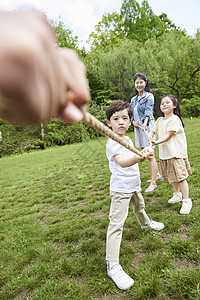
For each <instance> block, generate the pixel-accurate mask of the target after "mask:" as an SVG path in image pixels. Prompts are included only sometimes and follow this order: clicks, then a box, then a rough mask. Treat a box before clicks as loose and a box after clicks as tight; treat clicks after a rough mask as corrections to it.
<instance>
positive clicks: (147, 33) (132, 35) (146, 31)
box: [89, 0, 177, 49]
mask: <svg viewBox="0 0 200 300" xmlns="http://www.w3.org/2000/svg"><path fill="white" fill-rule="evenodd" d="M169 30H177V28H176V25H175V24H174V23H172V21H170V20H169V19H168V17H167V15H166V14H165V13H163V14H161V15H160V16H157V15H155V14H154V12H153V10H152V8H151V7H150V6H149V4H148V1H146V0H144V1H143V2H142V5H141V6H140V5H139V3H138V2H137V1H136V0H124V2H123V4H122V7H121V10H120V14H117V13H116V12H115V13H112V14H107V15H103V17H102V21H101V22H99V23H98V25H96V26H95V31H94V32H92V33H91V34H90V37H89V42H90V43H91V44H92V48H93V49H108V47H114V46H119V45H120V44H121V43H122V40H123V39H125V38H128V39H130V40H137V41H139V42H141V43H142V44H143V45H144V44H145V42H146V41H147V40H149V39H150V38H152V37H156V38H158V37H159V36H161V35H162V34H163V33H164V32H166V31H169Z"/></svg>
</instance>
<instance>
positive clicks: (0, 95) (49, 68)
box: [0, 12, 90, 124]
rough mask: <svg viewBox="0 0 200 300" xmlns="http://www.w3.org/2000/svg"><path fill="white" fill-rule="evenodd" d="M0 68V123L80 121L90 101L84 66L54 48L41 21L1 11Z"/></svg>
mask: <svg viewBox="0 0 200 300" xmlns="http://www.w3.org/2000/svg"><path fill="white" fill-rule="evenodd" d="M0 66H1V67H0V117H1V118H4V119H6V120H8V121H11V122H17V123H29V124H31V123H39V122H44V121H46V120H48V119H50V118H51V117H61V118H63V119H64V120H65V121H67V122H79V121H81V120H82V118H83V115H84V113H85V112H86V110H87V104H88V102H89V99H90V94H89V88H88V83H87V79H86V76H85V67H84V65H83V63H82V62H81V61H80V60H79V59H78V57H77V55H76V54H75V52H73V51H72V50H70V49H62V50H60V49H58V47H57V46H56V39H55V35H54V32H53V29H52V27H51V26H50V25H49V23H48V22H47V20H46V18H45V17H44V16H42V15H40V14H38V13H28V12H0Z"/></svg>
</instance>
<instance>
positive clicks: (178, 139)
mask: <svg viewBox="0 0 200 300" xmlns="http://www.w3.org/2000/svg"><path fill="white" fill-rule="evenodd" d="M152 130H153V132H155V133H156V134H157V136H158V139H159V138H161V137H162V136H164V135H165V134H166V133H167V132H168V131H175V134H174V135H172V137H171V138H170V139H169V140H168V141H167V142H164V143H162V144H159V145H158V147H159V158H160V159H163V160H165V159H171V158H188V155H187V141H186V137H185V132H184V128H183V125H182V123H181V120H180V118H179V117H178V116H177V115H173V116H171V117H170V118H168V119H166V120H165V119H164V118H163V117H160V118H158V120H157V121H156V123H155V124H154V126H153V128H152Z"/></svg>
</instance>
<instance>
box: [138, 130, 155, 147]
mask: <svg viewBox="0 0 200 300" xmlns="http://www.w3.org/2000/svg"><path fill="white" fill-rule="evenodd" d="M138 127H140V128H141V129H143V127H142V126H140V125H138ZM144 132H145V133H146V135H147V137H148V133H147V131H146V130H144ZM138 134H139V131H138ZM148 142H149V141H148ZM149 146H150V148H152V142H149Z"/></svg>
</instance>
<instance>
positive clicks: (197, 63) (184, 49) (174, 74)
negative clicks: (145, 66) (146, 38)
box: [148, 31, 200, 102]
mask: <svg viewBox="0 0 200 300" xmlns="http://www.w3.org/2000/svg"><path fill="white" fill-rule="evenodd" d="M148 47H149V48H151V47H152V45H151V42H149V45H148ZM157 49H159V50H158V51H155V60H156V61H157V62H158V64H159V65H160V67H161V69H160V76H161V77H162V76H163V77H164V78H165V79H166V76H165V75H166V74H167V77H168V78H167V80H166V81H165V82H164V83H165V85H166V89H168V91H170V92H171V93H173V94H175V96H176V97H177V99H178V100H179V102H181V100H182V99H183V98H187V96H189V97H192V96H193V95H194V94H193V88H192V87H193V86H194V82H195V80H196V78H199V77H198V76H199V72H200V36H199V35H197V36H196V38H192V37H190V36H186V35H185V34H184V33H183V32H180V31H172V32H168V33H166V34H165V35H163V36H162V37H161V38H160V39H159V41H158V44H157Z"/></svg>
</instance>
